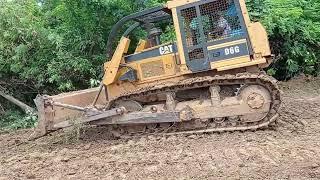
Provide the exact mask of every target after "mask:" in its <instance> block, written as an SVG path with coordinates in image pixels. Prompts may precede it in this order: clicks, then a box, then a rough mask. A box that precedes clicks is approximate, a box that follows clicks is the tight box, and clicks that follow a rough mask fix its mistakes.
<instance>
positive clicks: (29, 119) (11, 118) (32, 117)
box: [0, 110, 37, 130]
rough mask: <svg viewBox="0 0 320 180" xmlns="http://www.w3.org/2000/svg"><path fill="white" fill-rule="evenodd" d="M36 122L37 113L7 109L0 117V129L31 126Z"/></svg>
mask: <svg viewBox="0 0 320 180" xmlns="http://www.w3.org/2000/svg"><path fill="white" fill-rule="evenodd" d="M36 123H37V115H36V114H35V113H33V112H29V113H27V115H25V114H24V113H22V112H20V111H18V110H9V111H7V112H6V113H5V114H4V115H2V116H1V118H0V130H16V129H21V128H31V127H34V126H35V125H36Z"/></svg>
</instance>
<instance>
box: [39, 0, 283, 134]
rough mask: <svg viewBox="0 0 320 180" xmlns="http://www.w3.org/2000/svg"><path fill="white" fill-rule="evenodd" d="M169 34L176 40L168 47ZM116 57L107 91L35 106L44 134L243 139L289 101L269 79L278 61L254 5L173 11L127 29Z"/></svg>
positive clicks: (176, 1)
mask: <svg viewBox="0 0 320 180" xmlns="http://www.w3.org/2000/svg"><path fill="white" fill-rule="evenodd" d="M130 23H131V26H128V24H130ZM166 26H167V27H169V28H164V27H166ZM123 27H127V29H122V28H123ZM128 27H129V28H128ZM170 27H171V29H170ZM163 29H169V31H170V30H171V34H174V37H175V38H174V40H172V41H169V42H163V43H162V42H161V41H162V40H163V39H165V38H163V37H165V36H164V35H163V33H162V32H163ZM142 30H143V31H144V32H145V37H144V38H142V39H140V41H139V43H132V44H131V45H130V36H132V34H133V33H134V32H135V31H139V32H140V31H142ZM119 32H122V33H123V32H124V33H123V34H122V33H121V34H122V36H121V34H120V35H119V34H118V33H119ZM140 34H141V33H140ZM120 37H121V38H120ZM119 39H120V40H119ZM117 41H119V42H118V44H116V42H117ZM112 47H116V48H114V49H112ZM107 48H108V50H107V54H108V56H109V57H110V58H108V60H107V61H106V63H105V64H104V77H103V79H102V81H101V85H100V87H99V88H93V89H87V90H82V91H77V92H71V93H65V94H60V95H56V96H47V95H46V96H38V97H37V98H36V99H35V102H36V105H37V108H38V112H39V125H38V126H39V127H38V129H39V130H41V133H42V134H46V133H48V132H52V131H55V130H58V129H62V128H66V127H70V126H73V125H75V124H88V125H97V126H98V125H99V126H100V125H105V126H107V127H109V128H110V131H113V132H114V131H118V132H121V133H129V134H130V133H136V132H145V133H150V132H151V133H152V132H157V133H159V132H161V133H169V134H171V133H177V134H180V133H186V134H188V133H204V132H223V131H238V130H239V131H243V130H256V129H259V128H263V127H267V126H268V125H270V124H271V123H273V122H275V121H276V119H277V117H278V109H279V106H280V103H281V100H280V91H279V89H278V86H277V84H276V80H275V79H273V78H272V77H270V76H268V75H267V74H266V73H265V72H264V71H263V70H262V69H263V68H266V67H268V66H269V65H270V63H271V62H272V59H273V58H272V57H273V56H272V54H271V51H270V47H269V42H268V36H267V33H266V30H265V28H264V27H263V26H262V25H261V24H260V23H259V22H251V21H250V19H249V15H248V12H247V9H246V5H245V1H244V0H172V1H168V2H167V3H166V4H165V5H163V6H161V7H155V8H151V9H147V10H144V11H142V12H138V13H135V14H131V15H129V16H126V17H124V18H123V19H121V20H120V21H119V22H118V23H117V24H115V26H114V27H113V29H112V30H111V32H110V35H109V39H108V43H107ZM131 51H132V52H131ZM109 128H106V129H107V130H109Z"/></svg>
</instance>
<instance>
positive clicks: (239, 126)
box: [111, 72, 281, 135]
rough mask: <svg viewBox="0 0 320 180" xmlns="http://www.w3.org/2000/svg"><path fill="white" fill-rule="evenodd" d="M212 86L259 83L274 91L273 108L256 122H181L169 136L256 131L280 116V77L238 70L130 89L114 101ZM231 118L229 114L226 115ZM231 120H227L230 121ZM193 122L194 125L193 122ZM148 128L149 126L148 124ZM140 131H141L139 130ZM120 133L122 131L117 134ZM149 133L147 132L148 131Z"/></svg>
mask: <svg viewBox="0 0 320 180" xmlns="http://www.w3.org/2000/svg"><path fill="white" fill-rule="evenodd" d="M213 85H219V86H225V85H260V86H262V87H265V88H266V89H267V90H268V91H269V92H270V94H271V99H272V100H271V102H272V103H271V107H270V111H269V113H268V114H267V116H266V117H265V118H263V119H262V120H260V121H255V122H241V121H239V122H236V123H222V124H221V123H215V122H214V121H213V122H211V123H210V126H209V127H206V126H205V127H203V128H200V129H199V128H197V127H196V126H195V127H193V126H192V123H187V126H189V127H188V130H185V129H184V128H183V124H186V123H185V122H184V123H182V124H178V126H181V127H182V128H181V127H180V128H179V127H178V128H177V127H174V128H170V129H171V130H172V129H174V131H175V132H169V133H168V132H163V134H164V133H168V134H170V135H177V134H181V135H187V134H194V133H198V134H199V133H212V132H227V131H229V132H232V131H245V130H257V129H261V128H265V127H268V126H269V125H270V124H272V123H273V122H275V121H276V119H277V118H278V116H279V115H278V111H279V107H280V104H281V99H280V91H279V88H278V85H277V80H275V79H274V78H272V77H270V76H268V75H266V73H264V72H261V73H256V74H253V73H238V74H234V75H232V74H227V75H221V76H220V75H216V76H204V77H196V78H189V79H186V80H183V81H179V82H177V83H167V84H158V85H156V86H154V87H151V88H150V87H148V88H143V89H140V90H137V91H134V92H128V93H127V94H124V95H122V96H120V97H117V98H115V99H114V100H111V103H112V102H113V101H116V100H119V99H120V100H134V98H141V97H143V96H150V95H156V94H163V93H167V92H178V91H181V90H190V89H196V88H209V87H210V86H213ZM224 118H225V119H228V117H224ZM227 121H228V120H227ZM190 124H191V125H190ZM146 127H147V126H146ZM118 129H120V130H118V131H120V132H121V131H123V132H125V129H122V128H121V126H120V127H119V128H118ZM161 129H162V128H160V130H158V129H155V131H156V132H161V131H162V130H161ZM139 132H140V131H139ZM117 134H120V133H117ZM145 134H147V132H146V133H145Z"/></svg>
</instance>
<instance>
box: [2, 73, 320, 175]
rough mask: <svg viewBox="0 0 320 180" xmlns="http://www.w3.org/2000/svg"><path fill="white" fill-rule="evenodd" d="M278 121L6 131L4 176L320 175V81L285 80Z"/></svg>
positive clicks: (4, 134)
mask: <svg viewBox="0 0 320 180" xmlns="http://www.w3.org/2000/svg"><path fill="white" fill-rule="evenodd" d="M281 88H282V90H283V92H284V94H283V104H282V108H281V116H280V118H279V122H278V124H277V125H276V126H275V127H271V128H269V129H266V130H260V131H256V132H236V133H223V134H205V135H191V136H188V137H185V136H170V137H162V136H144V137H135V138H133V139H131V140H129V139H121V140H115V139H110V138H109V137H108V136H107V135H106V134H105V133H103V129H88V130H87V132H86V133H85V134H83V135H81V136H80V140H79V141H78V142H76V143H71V142H70V141H67V138H69V137H70V136H68V135H66V134H64V133H55V134H53V135H52V136H50V137H45V138H42V139H39V140H36V141H34V142H24V139H25V138H27V137H28V136H29V135H30V133H31V131H19V132H15V133H2V134H1V135H0V179H191V178H195V179H297V180H298V179H299V180H300V179H320V80H314V79H311V80H310V81H309V82H305V79H304V78H299V79H297V80H292V81H290V82H286V83H281Z"/></svg>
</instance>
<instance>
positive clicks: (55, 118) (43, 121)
mask: <svg viewBox="0 0 320 180" xmlns="http://www.w3.org/2000/svg"><path fill="white" fill-rule="evenodd" d="M100 90H101V89H100V88H92V89H86V90H81V91H75V92H70V93H63V94H59V95H55V96H38V97H37V98H36V99H35V100H34V101H35V104H36V106H37V109H38V119H39V122H38V127H37V134H38V135H39V136H41V135H45V134H47V133H48V132H50V131H54V130H56V128H54V125H55V124H58V123H61V122H65V121H67V120H75V119H77V118H79V117H81V116H83V115H84V113H85V112H86V111H87V109H90V108H88V107H90V106H92V104H93V102H94V101H95V98H96V97H97V94H99V92H100ZM106 103H107V99H106V96H105V93H101V94H100V95H99V98H98V99H97V101H96V106H97V107H98V106H101V107H102V106H104V105H105V104H106ZM92 108H93V107H92Z"/></svg>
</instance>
